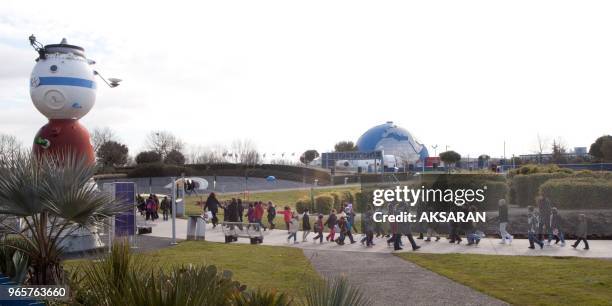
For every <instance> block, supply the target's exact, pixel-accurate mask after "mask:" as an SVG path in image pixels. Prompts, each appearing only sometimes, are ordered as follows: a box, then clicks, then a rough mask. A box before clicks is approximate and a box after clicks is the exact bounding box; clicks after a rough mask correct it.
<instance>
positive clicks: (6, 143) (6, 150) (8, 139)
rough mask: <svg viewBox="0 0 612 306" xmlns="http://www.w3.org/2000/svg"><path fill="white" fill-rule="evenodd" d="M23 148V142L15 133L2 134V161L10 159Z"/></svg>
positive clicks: (0, 159) (0, 149)
mask: <svg viewBox="0 0 612 306" xmlns="http://www.w3.org/2000/svg"><path fill="white" fill-rule="evenodd" d="M22 150H23V146H22V145H21V143H20V142H19V141H18V140H17V138H15V136H13V135H6V134H0V162H1V161H8V160H9V159H10V158H13V157H15V156H16V155H17V153H19V152H21V151H22Z"/></svg>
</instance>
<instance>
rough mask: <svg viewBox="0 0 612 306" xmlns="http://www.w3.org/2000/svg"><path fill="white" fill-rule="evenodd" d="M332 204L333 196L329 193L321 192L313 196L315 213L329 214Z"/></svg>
mask: <svg viewBox="0 0 612 306" xmlns="http://www.w3.org/2000/svg"><path fill="white" fill-rule="evenodd" d="M333 205H334V198H333V197H331V196H330V195H326V194H322V195H318V196H316V197H315V207H314V209H313V210H316V212H317V213H321V214H329V213H330V212H331V209H332V207H333Z"/></svg>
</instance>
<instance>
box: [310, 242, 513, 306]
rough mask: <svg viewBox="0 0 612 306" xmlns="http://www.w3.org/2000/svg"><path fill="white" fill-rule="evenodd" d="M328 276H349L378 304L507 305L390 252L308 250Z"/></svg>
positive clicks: (312, 258)
mask: <svg viewBox="0 0 612 306" xmlns="http://www.w3.org/2000/svg"><path fill="white" fill-rule="evenodd" d="M304 254H305V255H306V256H307V257H308V258H309V259H310V261H311V262H312V265H313V266H314V268H315V269H316V270H317V271H318V272H319V273H320V274H321V275H323V276H324V277H337V276H340V275H343V276H345V277H346V278H347V279H348V280H349V282H350V283H352V284H354V285H357V286H359V287H360V290H361V291H362V292H363V293H364V294H365V295H367V296H368V297H370V298H371V299H372V301H373V302H374V305H381V306H391V305H398V306H399V305H507V304H506V303H505V302H502V301H500V300H497V299H495V298H493V297H490V296H488V295H486V294H483V293H480V292H478V291H476V290H474V289H472V288H469V287H467V286H464V285H461V284H459V283H456V282H454V281H452V280H450V279H448V278H446V277H443V276H440V275H438V274H436V273H433V272H431V271H429V270H426V269H423V268H421V267H419V266H417V265H415V264H413V263H411V262H408V261H405V260H403V259H401V258H398V257H396V256H393V255H391V254H388V253H359V254H357V255H358V256H350V255H354V254H350V255H349V254H348V253H345V252H336V251H328V250H325V251H324V250H312V249H307V250H304Z"/></svg>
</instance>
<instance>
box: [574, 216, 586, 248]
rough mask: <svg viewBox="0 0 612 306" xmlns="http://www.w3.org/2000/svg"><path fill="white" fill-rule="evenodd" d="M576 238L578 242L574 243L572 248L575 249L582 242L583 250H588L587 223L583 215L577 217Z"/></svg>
mask: <svg viewBox="0 0 612 306" xmlns="http://www.w3.org/2000/svg"><path fill="white" fill-rule="evenodd" d="M576 236H578V240H576V242H574V244H573V245H572V247H573V248H574V249H575V248H576V247H578V244H580V241H584V249H585V250H588V249H589V242H588V241H587V221H586V216H585V215H584V214H580V215H579V216H578V232H577V233H576Z"/></svg>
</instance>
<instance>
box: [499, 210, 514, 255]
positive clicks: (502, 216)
mask: <svg viewBox="0 0 612 306" xmlns="http://www.w3.org/2000/svg"><path fill="white" fill-rule="evenodd" d="M498 218H499V235H500V236H501V241H500V242H499V243H500V244H506V243H508V244H511V243H512V239H513V238H514V237H512V235H510V233H508V231H507V230H506V227H507V226H508V205H506V200H505V199H501V200H499V215H498Z"/></svg>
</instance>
